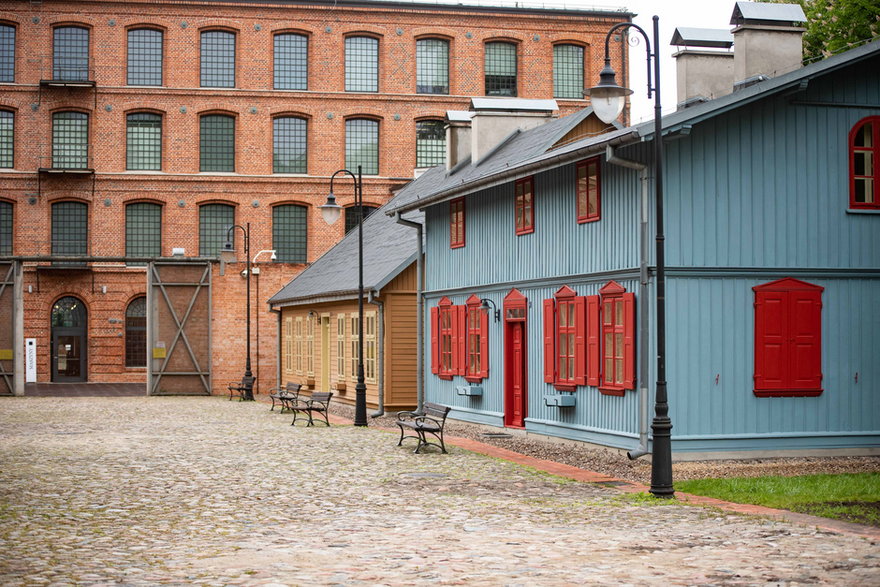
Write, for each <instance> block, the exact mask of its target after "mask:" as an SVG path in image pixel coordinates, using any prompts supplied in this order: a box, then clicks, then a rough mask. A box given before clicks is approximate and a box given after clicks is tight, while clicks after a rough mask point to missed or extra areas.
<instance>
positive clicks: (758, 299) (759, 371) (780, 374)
mask: <svg viewBox="0 0 880 587" xmlns="http://www.w3.org/2000/svg"><path fill="white" fill-rule="evenodd" d="M787 298H788V295H787V294H786V293H785V292H778V291H759V292H756V294H755V389H756V390H780V389H786V388H787V387H788V382H789V375H788V361H787V360H786V356H785V355H786V348H785V347H786V344H785V339H786V331H787V328H786V300H787Z"/></svg>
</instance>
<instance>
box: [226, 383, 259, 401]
mask: <svg viewBox="0 0 880 587" xmlns="http://www.w3.org/2000/svg"><path fill="white" fill-rule="evenodd" d="M256 380H257V378H256V377H242V378H241V381H230V382H229V385H227V386H226V389H227V390H228V391H229V401H232V398H233V397H235V396H236V395H237V396H238V400H239V401H244V400H246V399H253V391H254V382H255V381H256ZM248 395H250V397H248Z"/></svg>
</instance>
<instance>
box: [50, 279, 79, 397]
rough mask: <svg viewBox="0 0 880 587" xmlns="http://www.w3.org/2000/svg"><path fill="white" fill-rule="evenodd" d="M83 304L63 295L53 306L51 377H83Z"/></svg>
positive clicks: (65, 378)
mask: <svg viewBox="0 0 880 587" xmlns="http://www.w3.org/2000/svg"><path fill="white" fill-rule="evenodd" d="M86 318H87V316H86V306H85V304H84V303H83V302H82V300H80V299H77V298H75V297H73V296H65V297H63V298H61V299H60V300H58V301H57V302H55V305H53V306H52V381H55V382H62V381H85V380H86V364H87V363H86V346H87V345H86V325H87V320H86Z"/></svg>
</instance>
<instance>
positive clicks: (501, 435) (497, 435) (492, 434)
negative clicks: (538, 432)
mask: <svg viewBox="0 0 880 587" xmlns="http://www.w3.org/2000/svg"><path fill="white" fill-rule="evenodd" d="M481 436H484V437H486V438H513V435H512V434H507V433H506V432H483V433H482V434H481Z"/></svg>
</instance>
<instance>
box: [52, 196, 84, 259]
mask: <svg viewBox="0 0 880 587" xmlns="http://www.w3.org/2000/svg"><path fill="white" fill-rule="evenodd" d="M88 251H89V207H88V205H86V204H84V203H82V202H56V203H54V204H52V254H53V255H86V254H88Z"/></svg>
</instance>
